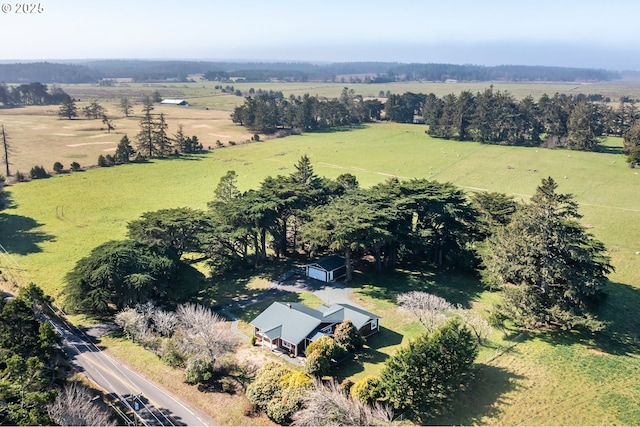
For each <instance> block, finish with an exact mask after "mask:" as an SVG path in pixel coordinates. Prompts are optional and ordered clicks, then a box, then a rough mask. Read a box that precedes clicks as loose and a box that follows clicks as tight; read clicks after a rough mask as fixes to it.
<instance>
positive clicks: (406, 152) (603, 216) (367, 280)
mask: <svg viewBox="0 0 640 427" xmlns="http://www.w3.org/2000/svg"><path fill="white" fill-rule="evenodd" d="M442 85H444V84H442ZM349 86H350V87H351V85H349ZM257 87H258V85H257V84H256V88H257ZM342 87H343V86H341V85H335V86H334V87H333V89H331V90H336V91H339V90H340V89H341V88H342ZM375 87H376V88H377V87H378V86H375ZM447 87H452V86H447ZM496 88H498V89H499V87H498V86H497V85H496ZM67 89H68V88H66V87H65V90H67ZM111 89H114V88H106V90H111ZM326 90H329V89H326ZM407 90H413V91H422V92H425V91H426V90H419V89H407ZM460 90H461V89H459V88H457V87H456V89H454V90H448V91H447V92H446V93H449V92H452V91H453V92H455V93H457V92H459V91H460ZM69 92H70V93H71V90H69ZM307 92H310V91H309V90H307ZM398 92H403V90H398ZM514 93H515V92H514ZM591 93H594V91H592V92H591ZM336 95H337V94H336ZM171 96H173V95H171ZM535 96H536V95H534V97H535ZM220 97H221V98H222V97H229V95H221V96H220ZM233 98H234V99H237V100H238V102H241V101H242V98H239V97H233ZM101 99H102V97H101ZM84 101H85V100H84V99H83V102H84ZM116 101H117V99H115V98H114V99H112V100H111V101H105V102H104V104H105V106H106V107H107V109H108V110H109V111H116V109H115V104H114V102H116ZM109 102H111V103H109ZM32 108H33V109H34V110H31V109H32ZM37 108H41V107H29V108H25V109H19V110H10V111H9V110H2V111H0V122H2V123H4V124H5V126H6V127H7V131H8V132H9V133H10V134H11V136H12V138H13V141H14V143H15V145H16V147H17V148H18V150H19V152H18V154H19V156H18V157H20V156H23V155H25V153H27V152H33V155H34V156H40V157H33V158H29V159H28V160H26V161H25V163H24V164H27V165H28V166H29V167H30V166H32V165H33V164H43V165H45V167H47V168H48V169H49V168H50V166H51V165H52V164H53V162H54V161H61V162H62V163H63V164H65V166H68V164H69V163H70V161H73V160H72V159H75V160H76V161H78V162H79V163H81V164H83V165H87V164H89V162H88V161H89V160H93V161H95V159H96V158H97V156H98V155H99V154H100V153H103V152H105V153H107V152H108V151H103V150H110V149H112V148H115V144H116V143H117V141H118V140H119V139H120V136H119V137H117V138H114V136H116V135H115V134H114V133H112V134H111V136H109V135H108V134H107V133H106V132H105V131H103V130H100V129H96V128H95V127H99V126H100V125H101V123H99V121H90V120H84V119H83V120H73V121H68V120H59V119H58V117H57V116H56V115H55V114H53V115H52V114H50V113H47V111H46V110H45V109H44V107H43V111H40V112H38V111H36V109H37ZM48 108H49V109H50V107H48ZM112 109H113V110H112ZM20 110H21V111H20ZM137 110H138V114H139V107H138V108H137ZM28 111H32V112H31V113H29V114H27V113H26V112H28ZM160 111H163V112H165V114H166V119H167V122H168V123H169V125H170V132H174V131H175V127H172V126H177V123H183V124H184V127H185V132H186V133H187V134H188V135H192V134H196V135H198V137H199V138H200V140H201V141H203V143H204V145H205V147H206V146H209V145H211V146H214V147H215V145H214V144H212V143H211V142H208V141H213V142H214V143H215V141H216V140H217V139H220V137H219V135H229V139H226V140H224V141H225V142H227V141H228V140H234V139H235V140H238V141H242V140H246V139H248V138H249V137H250V135H249V134H247V133H246V132H244V130H243V128H240V127H236V126H235V125H233V124H231V123H230V122H229V121H228V113H223V112H220V111H214V110H206V109H205V108H200V107H198V108H196V107H192V108H189V109H178V108H177V107H156V110H155V111H154V112H160ZM14 113H15V114H14ZM19 113H24V114H19ZM12 120H13V125H11V126H10V123H12V122H11V121H12ZM29 120H31V122H29V123H23V124H22V126H23V127H22V128H20V129H19V130H17V131H12V130H11V129H12V127H13V128H15V125H18V123H19V122H21V121H22V122H27V121H29ZM115 123H116V125H117V128H116V132H118V133H120V132H122V133H124V132H126V133H128V134H129V136H130V137H131V136H132V135H135V133H136V132H137V123H138V119H137V118H135V117H133V118H128V119H127V118H124V117H119V118H117V120H116V122H115ZM71 125H74V126H76V125H77V126H79V127H78V128H65V126H71ZM90 127H91V129H89V128H90ZM129 129H130V130H129ZM424 130H425V127H424V126H420V125H399V124H393V123H378V124H372V125H367V126H364V127H363V128H361V129H354V130H345V131H335V132H327V133H317V134H305V135H300V136H292V137H287V138H283V139H274V140H270V141H264V142H256V143H251V144H243V145H237V146H227V147H224V148H213V149H212V150H211V151H209V152H208V153H206V154H202V155H193V156H188V157H187V156H185V157H182V158H171V159H165V160H154V161H151V162H149V163H145V164H131V165H125V166H117V167H113V168H97V169H92V170H87V171H83V172H78V173H70V174H62V175H57V176H54V177H52V178H49V179H45V180H36V181H32V182H27V183H19V184H15V185H11V186H9V187H7V188H6V190H7V192H8V196H9V202H10V204H9V208H8V209H6V210H4V211H3V212H1V213H0V230H1V234H0V236H1V240H0V243H2V245H3V246H4V247H5V248H6V249H7V251H8V252H9V254H10V255H11V258H10V259H9V258H8V257H6V256H3V257H0V261H1V264H0V265H2V266H3V268H2V274H3V275H4V277H5V278H12V277H13V278H17V279H18V280H19V281H20V282H23V283H26V282H28V281H33V282H35V283H37V284H38V285H40V286H42V287H43V288H44V289H45V290H46V292H47V293H49V294H50V295H52V296H54V297H56V298H58V297H59V294H60V291H61V289H62V287H63V284H64V275H65V274H66V273H67V272H68V271H69V270H70V269H71V268H72V267H73V265H74V264H75V262H76V261H77V260H78V259H80V258H81V257H83V256H85V255H87V254H88V253H89V252H90V251H91V249H93V248H94V247H96V246H97V245H99V244H101V243H103V242H105V241H107V240H111V239H120V238H123V237H124V235H125V232H126V224H127V222H128V221H131V220H133V219H136V218H137V217H138V216H139V215H141V214H142V213H144V212H146V211H152V210H157V209H161V208H171V207H181V206H189V207H193V208H200V209H205V208H206V203H207V202H208V201H210V200H211V199H212V198H213V190H214V188H215V187H216V185H217V183H218V180H219V178H220V177H221V176H222V175H224V174H225V173H226V171H228V170H235V171H236V172H237V174H238V177H239V179H238V185H239V187H240V188H241V189H242V190H247V189H249V188H255V187H256V186H258V185H259V183H260V182H261V181H262V180H263V179H264V178H265V177H266V176H269V175H272V176H274V175H278V174H289V173H291V172H292V171H293V170H294V167H293V165H294V163H295V162H296V161H297V160H298V159H299V158H300V156H302V155H303V154H307V155H308V156H309V157H310V159H311V161H312V164H313V167H314V169H315V171H316V173H317V174H318V175H321V176H327V177H331V178H335V177H336V176H338V175H339V174H341V173H345V172H348V173H352V174H354V175H355V176H356V177H357V178H358V180H359V182H360V184H361V185H363V186H370V185H374V184H375V183H378V182H381V181H384V180H385V179H388V178H389V177H392V176H396V177H398V178H400V179H411V178H429V179H435V180H439V181H450V182H452V183H454V184H456V185H458V186H461V187H462V188H464V189H465V190H467V191H469V192H472V191H485V190H486V191H499V192H505V193H507V194H510V195H513V196H514V197H516V199H518V200H525V201H526V200H527V199H528V197H529V196H530V195H531V194H533V192H534V191H535V187H536V186H537V185H538V184H539V183H540V180H541V179H542V178H543V177H547V176H552V177H553V178H554V179H556V181H557V182H558V183H559V192H562V193H573V194H575V196H576V200H577V201H578V202H579V203H580V212H581V213H582V214H583V215H584V218H583V219H582V222H583V224H585V225H586V226H587V227H588V228H589V230H590V231H591V232H592V233H593V234H594V235H595V236H596V237H597V238H599V239H601V240H602V241H604V243H605V244H606V245H607V247H608V248H609V250H610V255H611V257H612V262H613V264H614V266H615V267H616V272H615V273H613V274H612V275H611V276H610V279H611V283H610V285H609V289H608V291H609V297H608V298H607V300H606V302H605V304H604V306H603V307H602V309H601V312H600V315H601V317H602V318H603V319H604V320H607V321H608V322H609V326H608V327H607V330H606V331H605V333H604V334H599V335H597V336H586V337H585V336H582V335H576V334H555V335H548V334H533V335H524V336H520V337H518V338H517V339H516V340H514V339H513V338H515V337H510V338H511V340H504V339H503V337H501V333H499V332H498V331H495V332H494V334H493V335H492V337H491V341H490V343H489V345H488V346H486V347H485V348H483V349H482V352H481V355H480V358H479V361H478V369H477V372H476V381H475V382H473V383H472V385H471V386H470V388H469V389H467V390H465V391H464V392H463V393H462V394H461V396H460V398H459V399H458V400H457V402H456V403H455V405H454V411H453V412H452V413H451V415H449V416H447V417H445V418H442V419H438V420H436V422H437V423H438V424H475V423H478V424H495V425H497V424H501V425H504V424H512V425H516V424H519V425H522V424H528V425H538V424H540V425H549V424H556V425H568V424H572V425H594V424H640V399H639V398H638V396H639V395H640V380H638V378H640V357H639V356H638V349H639V348H640V336H639V334H638V331H639V330H640V321H638V320H637V316H636V315H635V313H637V307H638V306H639V304H640V255H637V254H636V252H638V251H640V229H639V228H638V227H637V224H638V223H640V198H638V194H639V193H638V188H639V186H640V182H639V181H640V175H639V174H638V172H637V171H636V170H634V169H630V168H628V167H627V165H626V162H625V161H624V157H623V156H622V155H620V154H610V153H582V152H573V151H565V150H544V149H536V148H524V147H501V146H489V145H481V144H477V143H470V142H456V141H444V140H437V139H433V138H430V137H429V136H427V135H426V134H425V133H424ZM29 132H32V133H29ZM55 133H61V134H68V135H57V136H56V135H54V134H55ZM205 134H208V135H209V137H210V138H211V139H208V140H205V138H209V137H206V136H205ZM22 135H25V138H24V139H28V140H31V141H34V142H33V144H34V145H31V146H25V145H23V142H20V143H19V142H18V140H20V139H21V136H22ZM102 135H107V136H102ZM216 135H218V136H216ZM92 137H93V138H92ZM236 138H237V139H236ZM111 140H113V141H111ZM36 141H37V142H36ZM89 142H96V143H97V142H105V144H88V143H89ZM106 142H109V143H113V145H108V144H106ZM69 144H71V145H74V144H85V145H77V146H75V147H68V145H69ZM607 144H608V145H609V146H611V147H612V150H610V151H612V152H615V151H616V150H615V149H614V148H616V147H619V146H620V145H621V141H620V140H619V139H609V140H608V141H607ZM25 147H28V148H30V150H26V151H25ZM45 147H47V148H45ZM85 150H86V151H85ZM81 155H84V156H85V157H78V156H81ZM55 156H60V157H55ZM60 158H62V159H64V160H59V159H60ZM38 159H48V160H38ZM77 159H86V160H87V163H83V161H82V160H77ZM17 161H18V160H16V162H17ZM20 161H22V160H20ZM29 162H33V163H29ZM13 168H14V170H15V168H17V165H14V166H13ZM20 170H22V171H25V172H28V169H27V168H26V167H25V168H23V167H20ZM14 261H15V262H16V263H17V265H18V266H19V269H13V268H6V267H7V266H9V267H11V266H12V265H14V264H13V262H14ZM212 285H214V286H217V287H218V289H222V288H224V289H225V291H224V292H204V293H203V294H202V295H201V297H202V298H203V299H206V301H207V302H210V303H213V304H215V303H220V302H224V301H228V300H229V299H233V297H234V294H251V293H252V292H254V291H255V290H256V289H260V288H261V287H262V286H263V285H264V284H263V283H261V282H259V281H258V282H256V279H254V278H246V279H243V278H237V280H231V281H229V283H226V282H223V281H221V283H217V284H213V283H212ZM354 287H355V298H357V299H358V303H360V304H362V305H363V306H365V307H366V308H368V309H371V310H372V311H378V312H380V314H381V315H382V316H383V321H382V323H381V324H382V326H383V327H385V328H386V332H385V333H386V335H382V334H381V336H380V337H376V338H377V341H372V342H371V347H372V348H371V351H370V353H367V354H365V355H364V356H363V360H362V361H361V362H362V363H358V364H353V365H349V366H346V367H345V368H344V370H343V371H342V372H340V375H341V376H342V377H349V378H353V379H358V378H360V377H362V376H364V375H367V374H370V373H375V372H377V370H379V368H380V365H379V364H376V362H379V361H380V360H382V359H383V358H384V357H385V355H388V354H391V353H392V352H393V351H394V350H395V348H397V346H398V345H401V343H402V342H406V339H408V338H410V337H412V336H415V335H416V334H418V333H419V332H420V330H419V327H418V326H417V325H416V322H415V321H413V320H412V319H410V318H408V317H407V316H406V315H405V314H402V313H399V312H398V310H397V308H396V307H395V304H394V298H395V295H396V294H397V293H399V292H404V291H406V290H411V289H427V290H429V291H431V292H433V293H436V294H438V295H441V296H444V297H446V298H447V299H449V300H451V301H453V302H460V303H461V304H463V305H465V306H467V307H470V308H473V309H476V310H480V311H482V312H484V311H485V310H486V309H487V308H488V307H490V305H491V304H493V303H495V301H496V299H497V295H496V294H495V293H492V292H489V291H487V290H485V289H483V288H482V287H481V286H480V285H479V283H478V282H477V281H476V280H475V279H474V278H473V277H470V276H464V275H454V274H432V273H429V272H406V271H398V272H394V273H385V274H382V275H375V274H371V273H370V272H369V271H368V270H367V269H366V264H365V265H364V268H363V269H362V271H361V272H360V273H359V274H358V275H357V276H356V280H355V283H354ZM230 289H233V292H230V291H229V290H230ZM304 298H307V297H304ZM105 344H108V345H113V346H114V347H118V346H119V344H117V343H115V342H114V343H111V344H110V342H109V341H105ZM124 353H126V351H124ZM156 362H157V361H156ZM131 363H135V362H134V361H132V362H131ZM153 363H154V362H153V360H145V361H144V364H145V366H148V367H147V368H145V369H148V370H149V372H154V371H156V372H159V371H161V370H162V369H164V368H163V367H162V366H161V365H153ZM158 363H159V362H158ZM176 381H180V380H179V378H177V379H176ZM213 416H214V417H215V416H216V415H215V413H213ZM234 420H235V421H230V422H243V423H250V422H251V421H248V420H246V419H242V418H241V417H239V418H234Z"/></svg>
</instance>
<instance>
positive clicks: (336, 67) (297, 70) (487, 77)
mask: <svg viewBox="0 0 640 427" xmlns="http://www.w3.org/2000/svg"><path fill="white" fill-rule="evenodd" d="M191 74H205V75H207V76H208V78H209V79H211V80H221V77H222V78H223V79H229V78H231V77H234V78H241V79H244V80H246V81H255V82H264V81H271V80H273V79H277V80H281V81H342V79H343V78H345V77H342V76H349V75H367V76H365V77H346V78H345V81H346V82H362V83H386V82H394V81H413V80H428V81H446V80H458V81H602V80H615V79H619V78H621V77H622V75H621V74H620V73H619V72H616V71H609V70H602V69H590V68H568V67H548V66H525V65H500V66H491V67H489V66H481V65H455V64H400V63H397V62H348V63H330V64H314V63H306V62H291V63H286V62H274V63H269V62H211V61H163V60H94V61H79V62H77V63H55V62H28V63H9V64H7V63H4V64H0V81H4V82H8V83H22V82H29V81H40V82H43V83H95V82H98V81H100V80H103V79H115V78H121V77H126V78H132V79H133V80H135V81H140V82H148V81H167V80H172V81H188V80H189V75H191Z"/></svg>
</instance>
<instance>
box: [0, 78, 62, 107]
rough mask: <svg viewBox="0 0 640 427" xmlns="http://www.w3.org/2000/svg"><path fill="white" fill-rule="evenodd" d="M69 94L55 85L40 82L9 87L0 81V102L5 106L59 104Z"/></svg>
mask: <svg viewBox="0 0 640 427" xmlns="http://www.w3.org/2000/svg"><path fill="white" fill-rule="evenodd" d="M68 97H69V95H67V93H66V92H65V91H64V90H62V89H61V88H59V87H57V86H52V87H51V88H49V87H48V86H47V85H46V84H43V83H40V82H32V83H24V84H21V85H19V86H12V87H9V86H8V85H7V84H5V83H0V104H2V105H4V106H5V107H18V106H24V105H52V104H60V103H61V102H62V101H63V100H65V99H66V98H68Z"/></svg>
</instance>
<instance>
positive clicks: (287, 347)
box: [282, 340, 291, 350]
mask: <svg viewBox="0 0 640 427" xmlns="http://www.w3.org/2000/svg"><path fill="white" fill-rule="evenodd" d="M282 346H283V347H284V348H286V349H287V350H291V344H290V343H288V342H286V341H285V340H282Z"/></svg>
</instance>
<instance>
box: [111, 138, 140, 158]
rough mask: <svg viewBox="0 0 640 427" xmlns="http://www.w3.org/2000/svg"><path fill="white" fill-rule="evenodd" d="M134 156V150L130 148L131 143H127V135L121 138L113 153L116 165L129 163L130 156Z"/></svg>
mask: <svg viewBox="0 0 640 427" xmlns="http://www.w3.org/2000/svg"><path fill="white" fill-rule="evenodd" d="M134 154H135V150H134V149H133V147H132V146H131V142H130V141H129V137H127V135H125V136H123V137H122V139H121V140H120V142H119V143H118V146H117V147H116V152H115V153H114V160H115V162H116V163H117V164H122V163H129V161H130V160H131V156H133V155H134Z"/></svg>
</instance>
